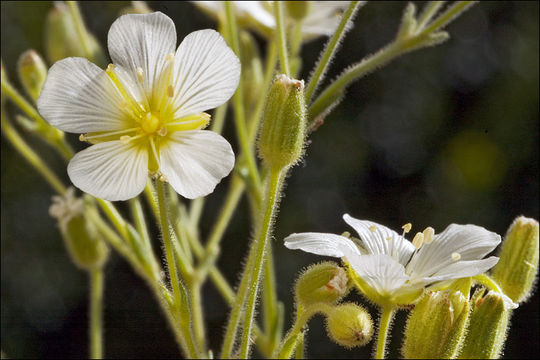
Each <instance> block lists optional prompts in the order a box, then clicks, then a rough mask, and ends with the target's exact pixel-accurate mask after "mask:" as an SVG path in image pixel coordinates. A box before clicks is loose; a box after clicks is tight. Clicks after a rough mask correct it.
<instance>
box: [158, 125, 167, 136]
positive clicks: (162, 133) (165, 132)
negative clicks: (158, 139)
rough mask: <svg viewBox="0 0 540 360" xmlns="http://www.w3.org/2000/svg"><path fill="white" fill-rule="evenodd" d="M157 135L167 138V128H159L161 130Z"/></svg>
mask: <svg viewBox="0 0 540 360" xmlns="http://www.w3.org/2000/svg"><path fill="white" fill-rule="evenodd" d="M157 134H158V135H159V136H165V135H167V128H166V127H164V126H163V127H161V128H159V130H158V131H157Z"/></svg>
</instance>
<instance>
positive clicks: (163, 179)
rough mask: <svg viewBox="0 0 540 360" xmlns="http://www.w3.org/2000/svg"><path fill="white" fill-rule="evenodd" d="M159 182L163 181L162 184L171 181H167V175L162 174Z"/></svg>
mask: <svg viewBox="0 0 540 360" xmlns="http://www.w3.org/2000/svg"><path fill="white" fill-rule="evenodd" d="M159 181H161V182H168V181H169V180H168V179H167V177H166V176H165V175H163V174H161V175H160V176H159Z"/></svg>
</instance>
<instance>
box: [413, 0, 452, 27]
mask: <svg viewBox="0 0 540 360" xmlns="http://www.w3.org/2000/svg"><path fill="white" fill-rule="evenodd" d="M445 2H446V1H429V2H428V3H427V4H426V6H425V8H424V11H422V14H421V15H420V17H419V18H418V22H417V25H416V27H417V28H418V29H423V28H424V26H426V24H427V23H428V22H429V21H430V20H431V19H432V18H433V16H435V14H436V13H437V11H439V9H440V8H441V6H443V5H444V3H445Z"/></svg>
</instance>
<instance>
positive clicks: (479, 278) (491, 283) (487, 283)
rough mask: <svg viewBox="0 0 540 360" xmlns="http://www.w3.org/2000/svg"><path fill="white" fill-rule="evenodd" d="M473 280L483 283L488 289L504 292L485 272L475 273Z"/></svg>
mask: <svg viewBox="0 0 540 360" xmlns="http://www.w3.org/2000/svg"><path fill="white" fill-rule="evenodd" d="M473 280H475V281H477V282H478V283H480V284H482V285H484V286H485V287H487V288H488V289H490V290H493V291H496V292H498V293H500V294H504V292H503V291H502V289H501V287H500V286H499V284H497V282H496V281H495V280H493V279H492V278H491V277H490V276H489V275H486V274H480V275H476V276H473Z"/></svg>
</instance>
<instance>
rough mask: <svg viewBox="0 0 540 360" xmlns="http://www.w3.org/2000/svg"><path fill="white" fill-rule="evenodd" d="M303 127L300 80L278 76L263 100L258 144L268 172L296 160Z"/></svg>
mask: <svg viewBox="0 0 540 360" xmlns="http://www.w3.org/2000/svg"><path fill="white" fill-rule="evenodd" d="M305 128H306V115H305V103H304V81H303V80H295V79H290V78H289V77H287V76H285V75H283V74H282V75H278V76H277V78H276V80H275V81H274V84H273V85H272V87H271V88H270V91H269V93H268V96H267V98H266V104H265V108H264V113H263V119H262V124H261V131H260V134H259V142H258V145H259V154H260V156H261V157H262V158H263V160H264V161H265V162H266V164H267V165H268V167H269V168H270V169H274V170H281V169H282V168H285V167H288V166H291V165H294V163H296V162H297V161H298V160H299V159H300V157H301V156H302V152H303V146H304V137H305Z"/></svg>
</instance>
